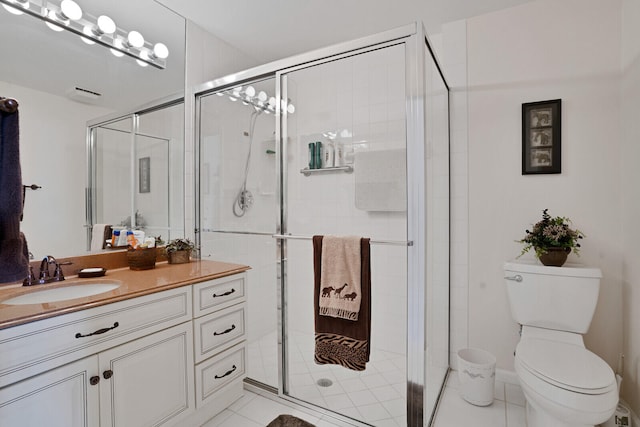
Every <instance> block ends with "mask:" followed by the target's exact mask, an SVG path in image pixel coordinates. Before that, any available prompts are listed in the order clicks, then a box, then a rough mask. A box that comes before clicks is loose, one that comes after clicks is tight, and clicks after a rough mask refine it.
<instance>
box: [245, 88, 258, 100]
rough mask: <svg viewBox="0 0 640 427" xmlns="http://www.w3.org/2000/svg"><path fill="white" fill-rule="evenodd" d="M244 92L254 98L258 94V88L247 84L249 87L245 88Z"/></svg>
mask: <svg viewBox="0 0 640 427" xmlns="http://www.w3.org/2000/svg"><path fill="white" fill-rule="evenodd" d="M244 93H245V94H246V95H247V96H248V97H250V98H253V97H254V96H255V94H256V90H255V89H254V87H253V86H247V88H246V89H245V90H244Z"/></svg>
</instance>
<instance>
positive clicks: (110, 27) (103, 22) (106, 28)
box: [98, 15, 116, 35]
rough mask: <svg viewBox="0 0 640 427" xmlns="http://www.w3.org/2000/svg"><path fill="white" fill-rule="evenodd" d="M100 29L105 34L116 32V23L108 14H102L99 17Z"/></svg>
mask: <svg viewBox="0 0 640 427" xmlns="http://www.w3.org/2000/svg"><path fill="white" fill-rule="evenodd" d="M98 29H99V30H100V32H102V33H103V34H113V33H115V32H116V23H115V22H113V19H111V18H109V17H108V16H107V15H100V16H99V17H98ZM100 35H102V34H100Z"/></svg>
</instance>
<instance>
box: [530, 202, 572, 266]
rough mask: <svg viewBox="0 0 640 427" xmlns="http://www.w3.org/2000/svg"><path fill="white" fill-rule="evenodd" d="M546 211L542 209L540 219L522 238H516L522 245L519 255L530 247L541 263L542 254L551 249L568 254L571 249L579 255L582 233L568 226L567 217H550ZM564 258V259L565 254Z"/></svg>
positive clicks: (569, 223) (568, 220) (569, 221)
mask: <svg viewBox="0 0 640 427" xmlns="http://www.w3.org/2000/svg"><path fill="white" fill-rule="evenodd" d="M548 211H549V209H545V210H543V211H542V220H541V221H538V222H537V223H536V224H535V225H534V226H533V229H532V230H531V231H529V230H526V233H527V234H526V236H525V237H524V238H523V239H522V240H518V243H522V244H523V245H524V247H523V248H522V252H521V253H520V255H519V257H520V256H522V255H524V254H525V253H526V252H528V251H529V250H530V249H531V248H533V249H534V250H535V252H536V257H537V258H539V259H540V260H541V261H542V262H543V263H545V262H544V259H543V258H544V255H545V254H547V253H549V252H551V251H562V252H565V254H568V253H569V252H571V251H572V250H573V252H574V253H575V254H576V255H578V256H579V255H580V243H579V241H580V239H582V238H584V234H583V233H582V232H581V231H580V230H578V229H575V230H574V229H572V228H570V225H571V220H570V219H569V218H565V217H562V216H557V217H555V218H552V217H551V215H549V212H548ZM564 258H565V260H566V255H565V257H564ZM562 263H564V261H563V262H562ZM545 265H547V264H545ZM560 265H562V264H560Z"/></svg>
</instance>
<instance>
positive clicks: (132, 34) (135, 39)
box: [127, 31, 144, 49]
mask: <svg viewBox="0 0 640 427" xmlns="http://www.w3.org/2000/svg"><path fill="white" fill-rule="evenodd" d="M127 42H128V43H129V45H131V46H133V47H137V48H138V49H139V48H141V47H142V46H144V37H142V34H140V33H139V32H137V31H129V35H128V36H127Z"/></svg>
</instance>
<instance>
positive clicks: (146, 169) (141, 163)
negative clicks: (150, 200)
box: [138, 157, 151, 193]
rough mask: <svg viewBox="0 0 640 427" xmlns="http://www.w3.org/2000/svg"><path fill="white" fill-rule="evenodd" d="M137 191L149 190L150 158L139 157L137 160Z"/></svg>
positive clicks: (146, 191)
mask: <svg viewBox="0 0 640 427" xmlns="http://www.w3.org/2000/svg"><path fill="white" fill-rule="evenodd" d="M138 173H139V176H138V192H139V193H150V192H151V158H150V157H141V158H140V159H139V160H138Z"/></svg>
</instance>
